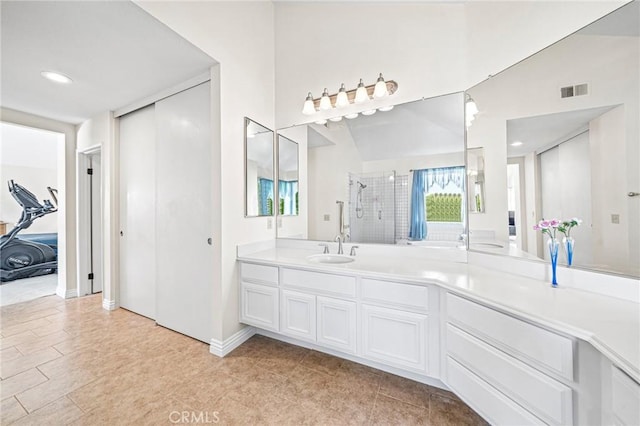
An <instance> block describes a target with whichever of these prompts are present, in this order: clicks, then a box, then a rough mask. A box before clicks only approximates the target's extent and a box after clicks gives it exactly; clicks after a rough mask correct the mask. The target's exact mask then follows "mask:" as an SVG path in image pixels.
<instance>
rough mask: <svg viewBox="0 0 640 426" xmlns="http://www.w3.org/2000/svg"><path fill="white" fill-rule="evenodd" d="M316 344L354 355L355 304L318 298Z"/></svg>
mask: <svg viewBox="0 0 640 426" xmlns="http://www.w3.org/2000/svg"><path fill="white" fill-rule="evenodd" d="M317 308H318V343H319V344H321V345H323V346H328V347H331V348H334V349H337V350H340V351H343V352H348V353H352V354H355V353H356V304H355V303H354V302H349V301H346V300H338V299H333V298H329V297H322V296H318V306H317Z"/></svg>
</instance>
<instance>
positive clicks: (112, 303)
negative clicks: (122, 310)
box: [102, 299, 116, 311]
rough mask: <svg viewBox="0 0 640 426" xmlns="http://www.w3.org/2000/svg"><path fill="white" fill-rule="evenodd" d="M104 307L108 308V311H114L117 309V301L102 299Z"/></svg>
mask: <svg viewBox="0 0 640 426" xmlns="http://www.w3.org/2000/svg"><path fill="white" fill-rule="evenodd" d="M102 309H106V310H107V311H113V310H115V309H116V301H115V300H109V299H102Z"/></svg>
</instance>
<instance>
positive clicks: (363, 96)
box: [354, 79, 369, 104]
mask: <svg viewBox="0 0 640 426" xmlns="http://www.w3.org/2000/svg"><path fill="white" fill-rule="evenodd" d="M368 100H369V94H368V93H367V88H366V87H364V83H363V82H362V79H360V83H358V88H357V89H356V97H355V99H354V102H355V103H357V104H360V103H362V102H364V101H368Z"/></svg>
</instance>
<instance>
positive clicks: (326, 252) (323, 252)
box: [318, 243, 329, 254]
mask: <svg viewBox="0 0 640 426" xmlns="http://www.w3.org/2000/svg"><path fill="white" fill-rule="evenodd" d="M318 245H319V246H320V247H324V250H323V251H322V254H329V244H324V243H322V244H318Z"/></svg>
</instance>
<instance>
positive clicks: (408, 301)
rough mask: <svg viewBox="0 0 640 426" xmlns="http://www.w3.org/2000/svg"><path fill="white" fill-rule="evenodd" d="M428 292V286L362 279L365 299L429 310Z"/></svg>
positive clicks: (363, 297)
mask: <svg viewBox="0 0 640 426" xmlns="http://www.w3.org/2000/svg"><path fill="white" fill-rule="evenodd" d="M428 293H429V289H428V287H426V286H419V285H411V284H400V283H393V282H389V281H380V280H371V279H368V278H363V279H362V300H365V301H370V302H380V303H384V304H388V305H396V306H398V307H401V308H409V309H417V310H421V311H427V309H428V306H429V305H428V300H427V297H428Z"/></svg>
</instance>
